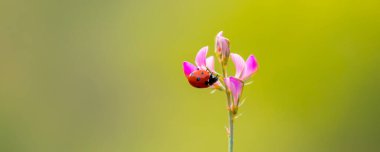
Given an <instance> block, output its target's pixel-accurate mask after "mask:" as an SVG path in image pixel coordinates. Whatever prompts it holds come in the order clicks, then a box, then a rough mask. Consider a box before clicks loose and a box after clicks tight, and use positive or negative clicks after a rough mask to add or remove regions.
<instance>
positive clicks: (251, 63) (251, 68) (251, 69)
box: [241, 55, 259, 81]
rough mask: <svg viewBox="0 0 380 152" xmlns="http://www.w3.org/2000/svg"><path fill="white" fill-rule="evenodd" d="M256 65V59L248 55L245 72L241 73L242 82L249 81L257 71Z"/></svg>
mask: <svg viewBox="0 0 380 152" xmlns="http://www.w3.org/2000/svg"><path fill="white" fill-rule="evenodd" d="M258 66H259V65H258V63H257V60H256V58H255V57H254V56H253V55H250V56H249V57H248V59H247V62H246V66H245V70H244V72H243V76H242V78H241V79H242V80H243V81H245V80H247V79H249V77H251V76H252V74H254V73H255V72H256V71H257V68H258Z"/></svg>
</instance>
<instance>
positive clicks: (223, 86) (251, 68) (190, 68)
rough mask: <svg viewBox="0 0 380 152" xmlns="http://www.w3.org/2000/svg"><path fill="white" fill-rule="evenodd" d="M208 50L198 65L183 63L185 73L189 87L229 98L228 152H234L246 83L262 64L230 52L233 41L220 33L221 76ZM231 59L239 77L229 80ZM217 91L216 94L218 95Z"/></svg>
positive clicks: (198, 58)
mask: <svg viewBox="0 0 380 152" xmlns="http://www.w3.org/2000/svg"><path fill="white" fill-rule="evenodd" d="M207 51H208V47H207V46H206V47H203V48H201V49H200V50H199V52H198V53H197V55H196V57H195V64H196V66H195V65H193V64H191V63H190V62H187V61H185V62H183V72H184V73H185V76H186V78H187V80H188V81H189V83H190V84H191V85H192V86H193V87H196V88H213V89H215V90H216V89H218V90H221V91H224V92H225V93H226V97H227V110H228V120H229V121H228V125H229V127H226V131H227V135H228V152H233V149H234V148H233V143H234V120H235V119H236V118H238V117H239V113H238V109H239V107H240V106H241V105H242V103H240V99H241V96H242V93H243V88H244V86H245V85H247V84H248V83H246V81H247V80H248V79H249V78H250V77H251V76H252V75H253V74H255V73H256V71H257V69H258V63H257V60H256V58H255V57H254V56H253V55H250V56H249V57H248V58H247V60H244V59H243V58H242V57H241V56H240V55H239V54H236V53H231V52H230V41H229V40H228V39H227V38H226V37H224V36H223V32H219V33H218V34H217V36H216V38H215V54H216V56H217V59H218V61H219V63H220V64H221V67H222V75H221V76H219V75H218V74H217V72H215V69H214V57H213V56H210V57H208V58H206V56H207ZM230 58H231V60H232V62H233V63H234V64H235V68H236V70H235V72H236V73H235V76H228V74H227V63H228V60H229V59H230ZM215 90H213V91H215Z"/></svg>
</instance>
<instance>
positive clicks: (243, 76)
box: [231, 53, 258, 81]
mask: <svg viewBox="0 0 380 152" xmlns="http://www.w3.org/2000/svg"><path fill="white" fill-rule="evenodd" d="M231 59H232V62H234V64H235V68H236V69H235V70H236V74H235V78H238V79H240V80H242V81H246V80H248V79H249V78H250V77H251V76H252V75H253V74H254V73H255V72H256V71H257V68H258V63H257V60H256V58H255V57H254V56H253V55H250V56H249V57H248V59H247V61H244V59H243V58H242V57H241V56H240V55H239V54H236V53H231Z"/></svg>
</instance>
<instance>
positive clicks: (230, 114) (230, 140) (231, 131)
mask: <svg viewBox="0 0 380 152" xmlns="http://www.w3.org/2000/svg"><path fill="white" fill-rule="evenodd" d="M222 66H223V67H222V71H223V77H224V78H227V70H226V66H224V65H222ZM226 96H227V106H228V108H229V110H228V126H229V127H228V131H229V132H228V152H233V149H234V146H233V145H234V113H233V111H232V109H230V108H231V105H232V104H233V103H232V100H231V94H230V91H229V90H228V88H226Z"/></svg>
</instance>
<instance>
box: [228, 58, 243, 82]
mask: <svg viewBox="0 0 380 152" xmlns="http://www.w3.org/2000/svg"><path fill="white" fill-rule="evenodd" d="M231 59H232V62H234V64H235V71H236V72H235V73H236V74H235V77H236V78H240V77H241V75H242V73H243V71H244V69H245V61H244V59H243V58H242V57H241V56H240V55H239V54H236V53H231Z"/></svg>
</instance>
